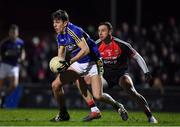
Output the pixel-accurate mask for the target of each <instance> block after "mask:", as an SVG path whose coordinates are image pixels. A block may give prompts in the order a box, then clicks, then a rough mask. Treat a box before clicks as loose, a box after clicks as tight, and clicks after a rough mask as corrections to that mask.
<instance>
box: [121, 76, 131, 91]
mask: <svg viewBox="0 0 180 127" xmlns="http://www.w3.org/2000/svg"><path fill="white" fill-rule="evenodd" d="M119 84H120V85H121V87H122V88H123V89H125V90H127V89H131V87H133V84H132V82H131V79H130V78H129V77H127V76H122V77H121V79H120V83H119Z"/></svg>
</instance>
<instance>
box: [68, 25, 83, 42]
mask: <svg viewBox="0 0 180 127" xmlns="http://www.w3.org/2000/svg"><path fill="white" fill-rule="evenodd" d="M68 33H69V34H70V35H71V36H72V38H73V39H74V41H75V42H76V43H79V42H81V38H82V37H83V31H82V29H81V28H79V27H73V28H68Z"/></svg>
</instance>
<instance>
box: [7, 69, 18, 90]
mask: <svg viewBox="0 0 180 127" xmlns="http://www.w3.org/2000/svg"><path fill="white" fill-rule="evenodd" d="M8 78H9V81H10V85H11V86H13V87H17V86H18V84H19V67H18V66H11V70H10V71H9V73H8Z"/></svg>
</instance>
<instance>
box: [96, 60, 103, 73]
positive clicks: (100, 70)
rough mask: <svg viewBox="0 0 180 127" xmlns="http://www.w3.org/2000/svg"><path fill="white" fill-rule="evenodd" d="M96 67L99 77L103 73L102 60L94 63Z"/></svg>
mask: <svg viewBox="0 0 180 127" xmlns="http://www.w3.org/2000/svg"><path fill="white" fill-rule="evenodd" d="M96 64H97V67H98V72H99V74H100V75H103V73H104V68H103V60H102V59H101V58H100V59H98V60H97V61H96Z"/></svg>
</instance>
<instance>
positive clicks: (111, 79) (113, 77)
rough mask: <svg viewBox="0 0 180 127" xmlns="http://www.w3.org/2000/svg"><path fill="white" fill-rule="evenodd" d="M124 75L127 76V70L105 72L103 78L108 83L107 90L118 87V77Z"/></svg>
mask: <svg viewBox="0 0 180 127" xmlns="http://www.w3.org/2000/svg"><path fill="white" fill-rule="evenodd" d="M124 74H128V70H127V69H120V70H105V71H104V75H103V77H104V79H105V80H106V81H107V83H108V88H112V87H113V86H115V85H118V84H119V79H120V77H121V76H123V75H124Z"/></svg>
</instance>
